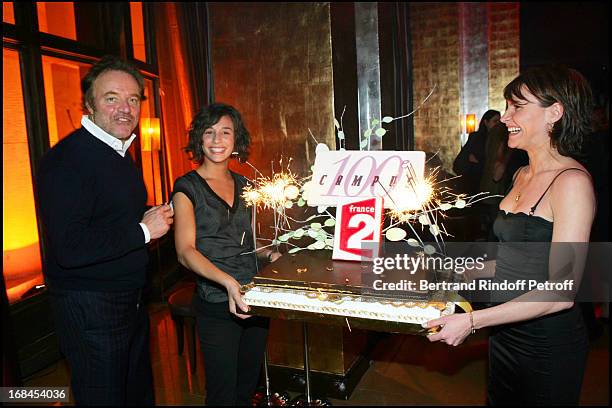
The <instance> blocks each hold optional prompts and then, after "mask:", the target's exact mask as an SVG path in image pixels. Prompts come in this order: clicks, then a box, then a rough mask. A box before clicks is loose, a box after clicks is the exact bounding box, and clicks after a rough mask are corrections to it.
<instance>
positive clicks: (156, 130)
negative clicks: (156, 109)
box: [140, 118, 161, 152]
mask: <svg viewBox="0 0 612 408" xmlns="http://www.w3.org/2000/svg"><path fill="white" fill-rule="evenodd" d="M160 133H161V129H160V124H159V118H143V119H140V137H141V140H140V150H142V151H143V152H151V151H153V152H157V151H159V149H160Z"/></svg>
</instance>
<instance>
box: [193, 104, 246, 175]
mask: <svg viewBox="0 0 612 408" xmlns="http://www.w3.org/2000/svg"><path fill="white" fill-rule="evenodd" d="M223 116H229V117H230V118H231V119H232V123H233V124H234V152H237V153H238V158H239V159H241V160H246V159H247V158H248V156H249V144H250V143H251V136H250V135H249V131H248V130H247V128H246V127H245V125H244V122H243V121H242V116H241V115H240V112H238V111H237V110H236V108H234V107H233V106H230V105H226V104H223V103H213V104H211V105H208V106H206V107H204V108H201V109H200V110H199V111H198V113H197V114H196V115H195V117H194V118H193V120H192V121H191V126H190V127H189V142H188V144H187V147H185V151H186V152H187V153H190V154H191V160H193V161H195V162H197V163H199V164H202V162H203V161H204V153H203V152H202V135H203V134H204V131H205V130H206V129H208V128H210V127H212V126H213V125H215V124H216V123H217V122H219V120H220V119H221V118H222V117H223Z"/></svg>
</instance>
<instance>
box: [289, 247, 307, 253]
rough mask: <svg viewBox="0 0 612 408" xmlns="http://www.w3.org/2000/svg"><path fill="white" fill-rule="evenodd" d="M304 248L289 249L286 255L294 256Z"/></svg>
mask: <svg viewBox="0 0 612 408" xmlns="http://www.w3.org/2000/svg"><path fill="white" fill-rule="evenodd" d="M302 249H304V248H291V249H290V250H289V251H287V253H288V254H295V253H296V252H299V251H301V250H302Z"/></svg>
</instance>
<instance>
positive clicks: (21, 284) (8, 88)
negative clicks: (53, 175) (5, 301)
mask: <svg viewBox="0 0 612 408" xmlns="http://www.w3.org/2000/svg"><path fill="white" fill-rule="evenodd" d="M2 83H3V87H2V112H3V117H2V147H3V149H2V170H3V173H2V182H3V183H2V238H3V240H2V269H3V275H4V279H5V283H6V288H7V296H8V298H9V302H10V303H13V302H15V301H17V300H19V298H20V297H21V294H22V293H23V292H25V291H26V290H27V289H29V287H31V286H32V284H34V283H41V282H42V280H43V279H42V267H41V259H40V248H39V244H38V227H37V221H36V210H35V207H34V194H33V191H32V172H31V171H30V153H29V150H28V138H27V133H26V123H25V113H24V107H23V95H22V91H21V75H20V72H19V54H18V53H17V52H16V51H13V50H9V49H6V48H5V49H4V50H3V58H2Z"/></svg>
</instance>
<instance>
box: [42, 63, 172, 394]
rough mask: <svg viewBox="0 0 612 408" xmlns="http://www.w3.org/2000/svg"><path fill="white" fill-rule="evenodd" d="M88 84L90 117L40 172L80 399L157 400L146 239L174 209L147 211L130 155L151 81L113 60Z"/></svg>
mask: <svg viewBox="0 0 612 408" xmlns="http://www.w3.org/2000/svg"><path fill="white" fill-rule="evenodd" d="M81 85H82V89H83V94H84V103H83V105H84V107H85V109H86V110H87V112H88V113H89V115H87V116H83V119H82V121H81V124H82V127H81V128H80V129H78V130H76V131H74V132H73V133H71V134H70V135H68V136H67V137H66V138H65V139H63V140H62V141H61V142H60V143H58V144H57V145H56V146H55V147H53V149H51V150H50V151H49V152H47V154H46V155H45V156H44V157H43V159H42V161H41V164H40V170H39V173H38V178H37V182H38V200H39V208H40V213H41V217H42V221H43V225H44V231H45V235H46V237H47V241H46V242H47V243H48V245H47V248H46V253H45V267H46V268H45V275H46V281H47V284H48V287H49V293H50V295H51V301H52V305H53V311H54V316H55V323H56V329H57V335H58V338H59V341H60V347H61V350H62V352H63V353H64V355H65V356H66V359H67V360H68V363H69V365H70V368H71V386H72V393H73V396H74V399H75V403H76V404H77V405H153V404H154V403H155V399H154V395H153V381H152V372H151V361H150V356H149V317H148V314H147V312H146V308H145V307H144V305H143V304H142V289H143V287H144V286H145V281H146V269H147V264H148V255H147V249H146V244H147V243H148V242H149V241H150V240H151V239H156V238H159V237H161V236H163V235H164V234H165V233H166V232H167V231H168V230H169V228H170V224H171V223H172V209H171V208H170V206H168V205H162V206H158V207H153V208H152V209H150V210H149V211H147V212H145V211H144V210H145V204H146V198H147V192H146V189H145V186H144V183H143V180H142V175H141V174H140V172H139V170H138V169H137V168H136V166H135V165H134V163H133V161H132V159H131V157H130V155H129V154H127V150H128V148H129V146H130V144H131V143H132V141H133V140H134V138H135V137H136V135H134V134H133V133H132V132H133V131H134V129H135V128H136V125H137V123H138V119H139V117H140V102H141V100H142V99H143V98H144V80H143V78H142V76H141V74H140V73H139V72H138V70H137V69H136V68H134V67H133V66H132V65H130V64H128V63H126V62H124V61H121V60H119V59H118V58H116V57H104V58H103V59H102V60H100V61H99V62H98V63H97V64H95V65H94V66H93V67H92V68H91V70H90V72H89V73H88V74H87V75H86V76H85V78H83V81H82V84H81Z"/></svg>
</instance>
